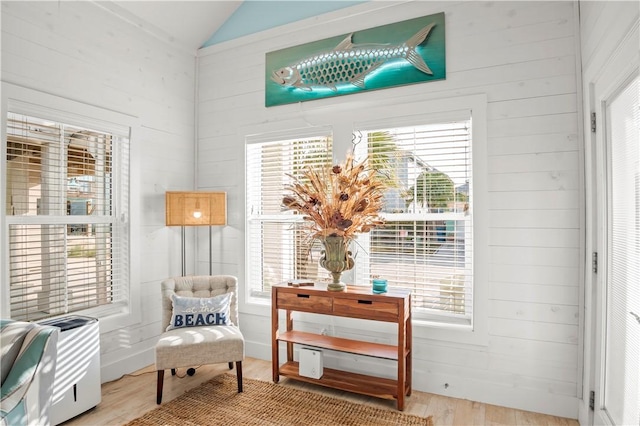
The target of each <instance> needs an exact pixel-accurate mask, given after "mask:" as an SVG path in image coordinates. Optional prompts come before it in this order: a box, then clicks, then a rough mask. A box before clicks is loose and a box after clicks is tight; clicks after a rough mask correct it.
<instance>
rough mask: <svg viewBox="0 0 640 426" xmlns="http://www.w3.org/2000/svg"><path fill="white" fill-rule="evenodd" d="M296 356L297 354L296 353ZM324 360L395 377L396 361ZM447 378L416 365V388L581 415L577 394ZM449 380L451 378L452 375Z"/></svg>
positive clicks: (251, 350)
mask: <svg viewBox="0 0 640 426" xmlns="http://www.w3.org/2000/svg"><path fill="white" fill-rule="evenodd" d="M245 351H246V354H247V356H250V357H253V358H258V359H263V360H267V361H269V360H271V345H267V344H264V343H260V342H254V341H245ZM283 353H284V351H283V350H281V351H280V356H281V362H284V360H283V359H282V357H283ZM295 357H296V355H295V354H294V358H295ZM323 361H324V366H325V367H328V368H337V369H341V370H345V371H351V372H355V373H363V374H366V373H367V372H370V371H375V372H376V375H378V376H380V377H387V378H394V377H395V374H396V370H395V369H396V364H395V362H391V361H382V360H378V359H375V358H371V357H365V356H357V355H349V354H340V353H337V352H333V351H329V352H326V353H325V356H324V360H323ZM447 377H449V376H444V375H440V374H438V373H437V372H433V371H425V370H420V368H419V367H417V366H415V365H414V370H413V389H415V390H418V391H422V392H428V393H434V394H437V395H443V396H448V397H452V398H459V399H467V400H471V401H477V402H482V403H485V404H492V405H499V406H503V407H509V408H514V409H518V410H525V411H533V412H536V413H542V414H549V415H552V416H560V417H567V418H571V419H577V418H578V414H579V413H578V407H579V402H580V401H579V400H578V398H576V397H571V396H566V395H552V394H543V393H541V392H538V391H536V390H535V389H527V388H514V387H511V386H501V385H499V384H497V383H495V382H486V381H483V380H478V379H470V378H467V379H464V382H463V383H451V384H450V386H449V387H448V388H446V389H444V388H443V387H441V386H437V385H435V384H437V383H444V382H445V381H446V380H447ZM448 380H450V377H449V379H448Z"/></svg>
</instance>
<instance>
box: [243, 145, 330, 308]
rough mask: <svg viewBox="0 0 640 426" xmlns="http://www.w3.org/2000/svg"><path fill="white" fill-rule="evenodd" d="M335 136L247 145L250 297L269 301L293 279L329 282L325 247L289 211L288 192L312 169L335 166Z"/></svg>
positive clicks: (298, 217) (299, 216)
mask: <svg viewBox="0 0 640 426" xmlns="http://www.w3.org/2000/svg"><path fill="white" fill-rule="evenodd" d="M331 161H332V159H331V136H330V135H328V134H327V135H318V136H310V137H303V138H299V139H287V140H280V141H275V142H273V141H268V142H255V143H249V144H248V145H247V155H246V171H247V179H246V197H247V218H248V221H247V256H248V259H247V264H248V275H249V276H248V278H247V283H249V284H248V285H249V295H250V297H257V298H269V297H270V296H271V286H272V285H274V284H278V283H282V282H284V281H287V280H292V279H302V280H307V279H308V280H318V279H326V278H327V277H328V276H329V275H328V272H327V271H325V270H323V269H322V268H320V267H319V266H318V259H319V247H318V245H317V244H313V242H314V241H312V240H309V239H308V237H307V235H306V233H305V232H304V231H303V230H302V228H301V226H300V225H301V224H302V216H301V215H298V214H295V213H294V212H292V211H284V210H283V208H282V198H283V195H284V187H285V185H286V184H289V183H291V181H292V178H291V176H299V175H301V174H302V172H303V171H304V170H305V168H306V167H312V168H314V167H330V166H331Z"/></svg>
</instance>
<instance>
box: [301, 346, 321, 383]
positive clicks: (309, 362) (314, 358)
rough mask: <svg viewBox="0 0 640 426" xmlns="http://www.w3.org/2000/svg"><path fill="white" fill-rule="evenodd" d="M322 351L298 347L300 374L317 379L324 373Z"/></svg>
mask: <svg viewBox="0 0 640 426" xmlns="http://www.w3.org/2000/svg"><path fill="white" fill-rule="evenodd" d="M323 368H324V367H323V362H322V351H320V350H317V349H310V348H300V370H299V372H300V375H301V376H304V377H311V378H313V379H319V378H321V377H322V374H323V373H324V370H323Z"/></svg>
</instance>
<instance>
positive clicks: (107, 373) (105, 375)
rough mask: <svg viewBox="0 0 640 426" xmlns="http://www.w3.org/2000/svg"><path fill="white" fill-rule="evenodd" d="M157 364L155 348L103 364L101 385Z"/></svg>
mask: <svg viewBox="0 0 640 426" xmlns="http://www.w3.org/2000/svg"><path fill="white" fill-rule="evenodd" d="M155 362H156V357H155V353H154V348H149V349H147V350H145V351H142V352H138V353H137V354H134V355H131V356H130V357H127V358H126V359H119V360H116V361H113V362H111V363H109V364H102V366H101V368H100V380H101V383H105V382H110V381H112V380H116V379H119V378H120V377H122V376H124V375H125V374H129V373H132V372H134V371H136V370H140V369H141V368H144V367H147V366H149V365H151V364H153V363H155Z"/></svg>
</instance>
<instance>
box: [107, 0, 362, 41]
mask: <svg viewBox="0 0 640 426" xmlns="http://www.w3.org/2000/svg"><path fill="white" fill-rule="evenodd" d="M361 2H362V0H356V1H351V0H342V1H316V0H299V1H290V0H288V1H282V0H245V1H242V0H231V1H224V0H208V1H207V0H203V1H127V0H113V1H107V2H99V3H98V4H100V5H101V6H102V7H104V8H106V9H108V10H110V11H111V12H112V13H114V14H116V15H118V16H120V17H121V18H122V19H125V20H127V21H130V22H131V23H132V24H134V25H137V26H138V27H140V28H142V29H143V30H145V31H147V32H149V33H152V34H153V35H155V36H156V37H159V38H161V39H164V40H165V41H167V42H168V43H171V44H174V45H176V46H177V47H179V48H181V49H183V50H187V51H189V52H196V51H197V50H198V49H199V48H201V47H203V46H208V45H211V44H216V43H219V42H222V41H226V40H230V39H234V38H237V37H242V36H243V35H247V34H252V33H256V32H259V31H263V30H266V29H269V28H273V27H276V26H279V25H284V24H287V23H290V22H295V21H297V20H301V19H306V18H309V17H312V16H316V15H320V14H323V13H328V12H331V11H333V10H338V9H342V8H345V7H348V6H352V5H354V4H357V3H361Z"/></svg>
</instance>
